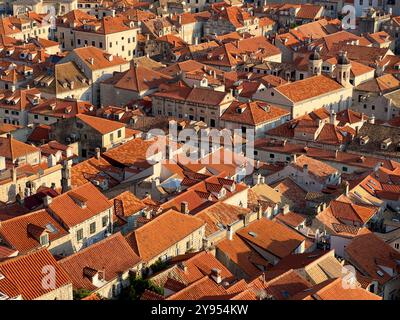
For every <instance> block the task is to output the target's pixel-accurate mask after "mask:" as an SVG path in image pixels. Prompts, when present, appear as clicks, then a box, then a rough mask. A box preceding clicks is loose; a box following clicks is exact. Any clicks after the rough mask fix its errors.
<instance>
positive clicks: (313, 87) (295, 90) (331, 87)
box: [275, 75, 343, 102]
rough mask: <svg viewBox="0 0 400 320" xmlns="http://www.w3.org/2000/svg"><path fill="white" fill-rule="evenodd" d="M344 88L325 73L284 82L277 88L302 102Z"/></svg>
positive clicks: (287, 95) (290, 98)
mask: <svg viewBox="0 0 400 320" xmlns="http://www.w3.org/2000/svg"><path fill="white" fill-rule="evenodd" d="M340 89H343V86H342V85H341V84H339V83H338V82H336V81H335V80H333V79H331V78H328V77H326V76H324V75H319V76H313V77H309V78H306V79H303V80H298V81H295V82H291V83H287V84H283V85H281V86H278V87H276V88H275V90H277V91H278V92H279V93H281V94H282V95H284V96H285V97H287V98H288V99H289V100H291V101H292V102H300V101H304V100H307V99H311V98H314V97H318V96H321V95H325V94H328V93H332V92H334V91H337V90H340Z"/></svg>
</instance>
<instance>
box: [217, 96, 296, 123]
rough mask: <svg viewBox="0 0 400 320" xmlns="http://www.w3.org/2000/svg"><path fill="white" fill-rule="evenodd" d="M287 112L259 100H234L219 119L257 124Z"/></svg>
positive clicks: (275, 118)
mask: <svg viewBox="0 0 400 320" xmlns="http://www.w3.org/2000/svg"><path fill="white" fill-rule="evenodd" d="M238 110H240V111H238ZM289 114H290V112H289V111H287V110H285V109H282V108H279V107H276V106H272V105H270V104H268V103H265V102H261V101H252V102H239V101H234V102H232V103H231V105H230V106H229V107H228V108H227V109H226V110H225V112H224V113H223V114H222V116H221V120H224V121H229V122H236V123H241V124H248V125H252V126H257V125H260V124H263V123H268V122H271V121H276V120H279V119H282V117H284V116H287V115H289Z"/></svg>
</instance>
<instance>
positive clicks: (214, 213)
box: [195, 202, 251, 237]
mask: <svg viewBox="0 0 400 320" xmlns="http://www.w3.org/2000/svg"><path fill="white" fill-rule="evenodd" d="M250 212H251V210H250V209H248V208H242V207H239V206H234V205H231V204H228V203H224V202H216V203H215V204H213V205H211V206H209V207H207V208H205V209H204V210H202V211H200V212H198V213H196V215H195V217H197V218H199V219H201V220H203V221H204V222H205V223H206V232H205V236H206V237H208V236H210V235H212V234H214V233H216V232H218V231H220V230H221V227H222V226H227V225H230V224H232V223H234V222H236V221H239V220H241V219H242V217H243V216H246V215H247V214H249V213H250Z"/></svg>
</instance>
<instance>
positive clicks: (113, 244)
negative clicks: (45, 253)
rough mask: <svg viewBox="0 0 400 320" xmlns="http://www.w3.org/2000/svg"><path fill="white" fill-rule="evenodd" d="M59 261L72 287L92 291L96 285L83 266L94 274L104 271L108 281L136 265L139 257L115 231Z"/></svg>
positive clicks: (105, 278)
mask: <svg viewBox="0 0 400 320" xmlns="http://www.w3.org/2000/svg"><path fill="white" fill-rule="evenodd" d="M59 263H60V265H61V266H62V268H63V269H64V270H65V271H66V272H67V273H68V275H69V276H70V278H71V280H72V284H73V286H74V289H81V288H84V289H87V290H90V291H93V290H96V289H97V287H96V286H95V285H93V283H92V280H91V279H90V276H88V275H89V273H86V274H87V275H85V273H84V269H85V268H90V269H92V271H93V273H94V274H96V273H97V272H99V271H100V272H104V280H105V281H106V282H109V281H112V280H114V279H115V278H117V277H119V276H120V275H121V273H123V272H126V271H129V270H130V269H132V268H134V267H136V266H137V265H138V264H139V263H140V258H139V257H138V256H137V255H136V254H135V253H134V251H133V250H132V249H131V247H130V246H129V245H128V243H127V242H126V240H125V238H124V237H123V236H122V235H121V233H117V234H114V235H112V236H110V237H108V238H106V239H104V240H101V241H99V242H97V243H95V244H92V245H91V246H89V247H87V248H85V249H82V250H81V251H79V252H77V253H75V254H73V255H71V256H69V257H67V258H64V259H62V260H60V261H59ZM91 274H92V273H91Z"/></svg>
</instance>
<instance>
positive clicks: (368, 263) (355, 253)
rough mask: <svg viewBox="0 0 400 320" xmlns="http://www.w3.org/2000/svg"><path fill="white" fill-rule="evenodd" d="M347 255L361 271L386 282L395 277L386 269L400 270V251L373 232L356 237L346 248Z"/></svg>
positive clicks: (383, 282)
mask: <svg viewBox="0 0 400 320" xmlns="http://www.w3.org/2000/svg"><path fill="white" fill-rule="evenodd" d="M344 250H345V257H346V258H347V260H349V261H350V263H351V264H353V265H354V266H355V267H356V268H357V269H358V270H360V272H361V273H362V274H364V275H366V276H369V277H371V278H373V279H375V280H377V281H378V282H379V283H380V284H385V283H386V282H387V281H389V280H391V279H392V278H393V276H392V275H390V274H389V273H387V272H386V271H385V270H387V269H394V272H395V274H396V273H397V272H398V271H399V263H398V261H400V253H399V252H397V251H396V250H395V249H394V248H392V247H391V246H390V245H388V244H387V243H385V242H384V241H383V240H382V239H380V238H379V237H378V236H376V235H375V234H373V233H372V232H368V233H364V234H360V235H358V236H357V237H355V238H354V239H353V240H352V241H351V242H350V243H349V244H348V245H347V246H346V248H345V249H344Z"/></svg>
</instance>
